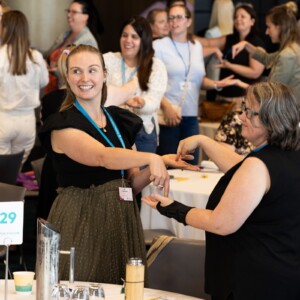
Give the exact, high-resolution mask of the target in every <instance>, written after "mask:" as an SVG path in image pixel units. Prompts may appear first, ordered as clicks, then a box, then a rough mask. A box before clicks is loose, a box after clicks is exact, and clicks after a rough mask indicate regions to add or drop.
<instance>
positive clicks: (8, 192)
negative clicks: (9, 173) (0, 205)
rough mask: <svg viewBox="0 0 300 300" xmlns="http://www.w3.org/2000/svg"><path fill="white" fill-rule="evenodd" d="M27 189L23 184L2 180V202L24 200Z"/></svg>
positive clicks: (0, 197) (0, 200) (0, 198)
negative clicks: (8, 182) (13, 183)
mask: <svg viewBox="0 0 300 300" xmlns="http://www.w3.org/2000/svg"><path fill="white" fill-rule="evenodd" d="M25 192H26V189H25V188H24V187H22V186H18V185H12V184H7V183H2V182H0V202H2V201H3V202H7V201H22V200H24V197H25Z"/></svg>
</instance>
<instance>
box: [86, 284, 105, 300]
mask: <svg viewBox="0 0 300 300" xmlns="http://www.w3.org/2000/svg"><path fill="white" fill-rule="evenodd" d="M89 294H90V300H91V299H95V300H100V299H101V300H104V299H105V294H104V289H103V287H102V286H101V284H91V285H90V286H89Z"/></svg>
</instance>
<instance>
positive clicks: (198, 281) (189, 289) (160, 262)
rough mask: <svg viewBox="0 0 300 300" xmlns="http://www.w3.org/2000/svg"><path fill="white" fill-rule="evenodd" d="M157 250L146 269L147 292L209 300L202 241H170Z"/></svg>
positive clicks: (203, 243)
mask: <svg viewBox="0 0 300 300" xmlns="http://www.w3.org/2000/svg"><path fill="white" fill-rule="evenodd" d="M159 248H160V247H159ZM159 248H158V251H160V253H159V254H158V255H157V256H156V258H155V259H154V261H153V262H152V264H151V265H150V266H149V270H148V274H149V288H153V289H160V290H165V291H170V292H174V293H180V294H185V295H189V296H193V297H198V298H201V299H211V298H210V296H209V295H207V294H206V293H205V292H204V259H205V241H203V240H191V239H184V238H173V239H171V240H169V241H168V243H166V245H164V247H163V249H159ZM150 249H151V248H150Z"/></svg>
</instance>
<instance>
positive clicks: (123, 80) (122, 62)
mask: <svg viewBox="0 0 300 300" xmlns="http://www.w3.org/2000/svg"><path fill="white" fill-rule="evenodd" d="M121 67H122V84H125V83H127V82H128V81H130V80H131V79H132V78H133V76H134V75H135V74H136V72H137V68H136V67H135V68H134V70H133V71H132V72H131V73H130V75H129V78H128V79H127V80H126V77H125V61H124V58H123V57H122V60H121Z"/></svg>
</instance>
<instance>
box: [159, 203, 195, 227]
mask: <svg viewBox="0 0 300 300" xmlns="http://www.w3.org/2000/svg"><path fill="white" fill-rule="evenodd" d="M156 208H157V210H158V211H159V213H160V214H162V215H164V216H166V217H168V218H173V219H175V220H177V221H178V222H179V223H182V224H183V225H187V224H186V222H185V218H186V215H187V213H188V212H189V211H190V210H191V209H192V208H193V207H191V206H186V205H184V204H182V203H180V202H177V201H174V202H173V203H172V204H170V205H167V206H161V205H160V202H158V204H157V205H156Z"/></svg>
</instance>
